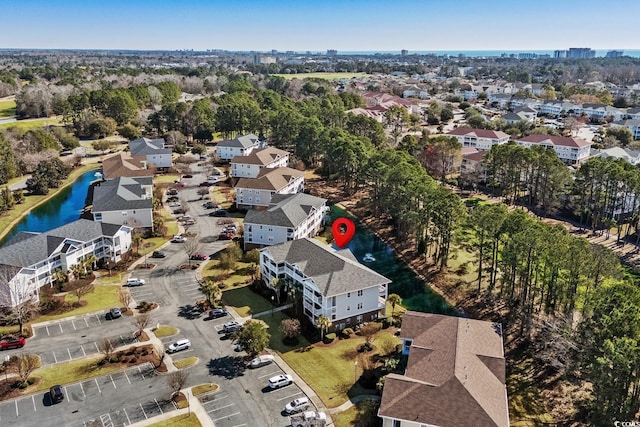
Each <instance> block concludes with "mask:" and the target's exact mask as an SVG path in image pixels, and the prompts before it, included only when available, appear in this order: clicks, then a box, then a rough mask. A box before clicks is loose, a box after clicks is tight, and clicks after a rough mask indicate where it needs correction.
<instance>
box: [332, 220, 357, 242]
mask: <svg viewBox="0 0 640 427" xmlns="http://www.w3.org/2000/svg"><path fill="white" fill-rule="evenodd" d="M355 232H356V225H355V224H354V223H353V221H351V220H350V219H347V218H337V219H336V220H335V221H333V225H332V226H331V234H333V241H334V242H336V245H338V247H339V248H343V247H344V246H346V244H347V243H349V241H350V240H351V238H352V237H353V235H354V234H355Z"/></svg>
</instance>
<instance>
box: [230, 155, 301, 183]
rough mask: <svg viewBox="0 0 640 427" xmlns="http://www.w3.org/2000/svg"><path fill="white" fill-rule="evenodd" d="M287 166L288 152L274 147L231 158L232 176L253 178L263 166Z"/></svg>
mask: <svg viewBox="0 0 640 427" xmlns="http://www.w3.org/2000/svg"><path fill="white" fill-rule="evenodd" d="M287 166H289V153H288V152H287V151H284V150H280V149H279V148H275V147H265V148H259V149H257V150H253V151H252V152H251V153H250V154H248V155H246V156H235V157H234V158H233V159H231V176H232V177H233V178H255V177H257V176H258V173H260V169H263V168H284V167H287Z"/></svg>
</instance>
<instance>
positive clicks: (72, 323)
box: [71, 319, 76, 331]
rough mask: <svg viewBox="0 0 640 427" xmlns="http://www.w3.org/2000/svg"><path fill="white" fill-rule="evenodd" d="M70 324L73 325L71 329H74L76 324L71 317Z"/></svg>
mask: <svg viewBox="0 0 640 427" xmlns="http://www.w3.org/2000/svg"><path fill="white" fill-rule="evenodd" d="M71 326H73V330H74V331H75V330H76V324H75V322H74V321H73V319H71Z"/></svg>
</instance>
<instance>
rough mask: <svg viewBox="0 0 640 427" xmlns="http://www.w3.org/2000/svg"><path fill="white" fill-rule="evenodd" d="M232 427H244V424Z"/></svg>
mask: <svg viewBox="0 0 640 427" xmlns="http://www.w3.org/2000/svg"><path fill="white" fill-rule="evenodd" d="M233 427H246V424H236V425H234V426H233Z"/></svg>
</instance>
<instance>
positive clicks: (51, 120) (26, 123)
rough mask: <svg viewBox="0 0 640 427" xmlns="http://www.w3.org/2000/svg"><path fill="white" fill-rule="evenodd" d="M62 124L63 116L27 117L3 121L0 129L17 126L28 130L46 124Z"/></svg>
mask: <svg viewBox="0 0 640 427" xmlns="http://www.w3.org/2000/svg"><path fill="white" fill-rule="evenodd" d="M61 124H62V118H61V117H46V118H43V119H26V120H18V121H17V122H10V123H3V124H0V129H8V128H13V127H16V128H20V129H22V130H25V131H26V130H29V129H34V128H41V127H44V126H60V125H61Z"/></svg>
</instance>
